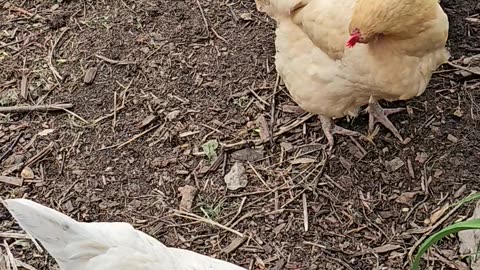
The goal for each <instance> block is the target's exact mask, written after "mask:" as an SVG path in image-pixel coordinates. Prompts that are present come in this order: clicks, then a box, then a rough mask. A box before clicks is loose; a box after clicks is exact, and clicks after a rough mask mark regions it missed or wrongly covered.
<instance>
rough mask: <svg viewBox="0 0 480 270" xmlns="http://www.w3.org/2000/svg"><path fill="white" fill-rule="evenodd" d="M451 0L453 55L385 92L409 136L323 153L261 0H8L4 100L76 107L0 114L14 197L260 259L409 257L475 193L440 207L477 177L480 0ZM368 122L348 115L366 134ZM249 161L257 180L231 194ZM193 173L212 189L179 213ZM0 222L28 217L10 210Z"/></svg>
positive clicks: (439, 254)
mask: <svg viewBox="0 0 480 270" xmlns="http://www.w3.org/2000/svg"><path fill="white" fill-rule="evenodd" d="M442 5H443V7H444V8H445V11H446V12H447V13H448V15H449V16H450V23H451V32H450V40H449V43H448V46H449V49H450V50H451V53H452V59H451V61H452V63H456V64H454V65H456V67H455V66H451V65H445V66H443V67H442V68H441V69H440V70H439V71H438V72H436V74H435V75H434V78H433V79H432V80H431V82H430V86H429V88H428V90H427V91H426V93H425V94H424V95H422V96H421V97H419V98H415V99H413V100H410V101H408V102H404V103H398V104H391V105H389V104H387V106H399V105H400V106H406V107H407V108H408V113H407V112H405V113H401V114H398V115H396V116H393V117H391V119H392V121H393V123H395V124H396V126H397V127H398V128H399V130H400V132H401V134H402V135H403V136H404V137H409V138H410V140H411V141H410V143H408V144H407V145H402V144H400V143H399V142H398V141H397V140H396V139H394V138H392V136H391V134H390V133H388V132H386V131H385V129H381V130H380V133H379V135H378V136H377V137H376V139H375V141H374V144H373V143H369V142H365V141H361V140H354V139H350V138H341V137H338V138H337V146H336V148H335V151H334V154H333V155H332V156H330V157H327V156H326V155H325V151H324V148H325V139H324V138H323V135H322V132H321V128H320V125H319V122H318V121H317V120H316V118H315V117H309V116H305V114H302V113H301V112H300V113H299V112H298V111H296V110H295V107H294V105H295V104H294V103H293V102H292V101H291V100H290V99H289V98H288V96H287V95H286V92H285V89H284V87H283V86H279V87H275V86H276V73H275V67H274V60H273V56H274V47H273V40H274V24H273V22H272V21H271V20H270V19H268V18H267V17H266V16H265V15H263V14H259V13H258V12H256V10H255V4H254V2H253V1H251V0H231V1H223V0H208V1H206V0H199V1H197V0H187V1H168V0H160V1H150V0H137V1H131V0H119V1H110V0H101V1H100V0H98V1H92V0H78V1H71V0H63V1H60V0H58V1H45V0H44V1H32V0H25V1H19V0H16V1H11V0H10V1H1V0H0V7H3V8H2V9H0V10H1V11H0V16H1V20H0V30H1V31H0V106H15V105H18V106H19V105H48V104H50V105H51V104H59V103H70V104H72V105H73V107H72V108H69V109H68V110H60V111H58V110H57V111H48V112H42V111H38V110H33V111H27V112H22V113H19V112H2V113H0V124H1V127H0V164H1V165H0V172H3V173H2V175H6V176H9V177H11V178H8V179H10V181H11V182H12V183H11V184H5V183H2V181H0V196H1V197H2V198H11V197H22V196H25V197H27V198H31V199H34V200H36V201H38V202H41V203H44V204H46V205H48V206H50V207H53V208H55V209H58V210H61V211H62V212H64V213H66V214H68V215H70V216H72V217H75V218H76V219H78V220H81V221H125V222H129V223H131V224H133V225H134V226H135V227H136V228H138V229H140V230H142V231H144V232H146V233H148V234H150V235H152V236H154V237H155V238H157V239H159V240H160V241H162V242H163V243H165V244H167V245H170V246H175V247H180V248H188V249H190V250H193V251H196V252H200V253H203V254H207V255H211V256H216V257H219V258H222V259H225V260H228V261H230V262H233V263H236V264H238V265H241V266H244V267H246V268H248V267H250V269H406V268H407V265H408V256H409V252H410V250H411V249H412V248H414V247H415V246H416V245H418V240H419V239H421V238H422V237H423V236H424V235H427V234H428V233H430V231H431V230H430V228H431V226H432V225H437V226H444V225H446V224H449V223H451V222H453V221H454V220H459V219H464V218H465V217H467V216H469V215H471V213H472V210H473V208H472V207H471V205H469V206H466V207H461V208H460V209H458V211H454V212H453V213H450V214H447V213H446V212H440V213H441V214H443V215H442V217H443V216H445V217H446V218H445V219H444V220H438V219H437V218H436V216H438V215H433V214H434V213H436V212H437V211H438V210H439V209H441V208H442V207H443V206H444V205H445V204H446V203H453V202H455V201H458V200H460V199H461V198H463V197H465V196H467V195H468V194H469V193H470V191H471V190H478V189H479V184H478V183H479V180H480V166H479V164H480V155H479V154H478V153H479V151H480V144H479V143H478V142H479V140H480V130H479V129H478V125H479V123H480V122H479V120H480V105H479V104H480V77H479V76H476V75H475V74H472V73H471V72H468V71H467V70H465V69H470V70H471V71H473V73H477V75H478V73H479V71H480V69H479V68H480V64H479V62H478V61H475V58H468V57H472V56H475V55H478V54H480V23H479V19H480V15H479V13H480V5H478V4H477V1H476V0H464V1H457V0H442ZM462 58H463V60H462ZM465 59H466V60H465ZM457 60H458V61H457ZM86 74H87V76H86ZM92 74H94V75H95V76H91V75H92ZM0 109H1V108H0ZM366 120H367V119H366V116H361V117H359V118H357V119H355V120H354V121H353V122H352V123H347V122H345V121H341V122H340V125H342V126H344V127H349V128H352V129H355V130H358V131H361V132H366V123H367V121H366ZM267 131H268V132H267ZM269 134H273V135H274V139H271V140H268V141H266V142H265V143H263V144H262V143H258V142H259V138H264V137H265V136H269ZM210 140H216V141H217V142H218V143H219V144H220V145H219V146H218V148H217V149H216V150H215V151H216V154H217V155H216V156H215V155H213V154H211V153H212V151H210V150H209V151H204V150H203V148H202V145H206V144H207V142H209V141H210ZM256 142H257V144H256ZM210 145H211V144H210ZM239 150H240V151H239ZM206 153H208V154H209V156H206ZM236 162H238V163H240V164H241V165H242V166H243V167H244V168H245V170H246V176H247V179H248V185H247V186H246V187H245V188H243V189H239V190H235V191H231V190H227V188H226V185H225V182H224V176H225V175H226V174H227V173H228V172H229V171H230V170H231V168H232V166H233V165H234V164H235V163H236ZM25 166H27V167H28V168H31V170H32V171H29V170H28V168H27V169H23V168H24V167H25ZM22 170H23V178H24V181H23V182H22V181H20V182H18V179H20V176H21V171H22ZM4 182H5V181H4ZM185 186H192V187H194V188H195V189H197V190H198V194H197V196H196V197H195V199H194V202H193V205H192V206H193V208H192V210H191V212H192V213H194V214H195V215H194V216H193V215H189V216H185V215H186V214H185V213H183V212H178V211H175V210H176V209H179V205H180V201H181V198H182V196H181V192H180V191H179V188H181V187H185ZM305 212H306V214H305ZM437 213H438V212H437ZM199 218H207V219H209V220H213V221H215V222H218V223H219V224H223V225H225V226H227V227H228V228H230V229H231V230H230V231H227V230H225V229H222V228H219V227H218V226H213V225H211V224H207V223H205V222H201V221H199ZM307 226H308V228H306V227H307ZM306 229H307V231H306ZM0 232H20V229H19V227H18V226H17V225H16V224H15V223H14V222H13V220H12V219H11V218H10V216H9V214H8V213H7V211H6V210H5V209H3V208H2V209H0ZM240 234H241V235H244V237H245V239H243V240H242V241H241V240H240V239H241V236H240ZM0 238H2V237H0ZM239 238H240V239H239ZM3 240H6V242H5V243H7V244H8V246H9V248H10V249H11V250H12V252H13V255H14V256H15V257H16V258H17V259H18V260H20V261H22V262H24V263H28V264H30V265H31V266H33V267H35V268H36V269H50V268H52V267H53V265H54V263H53V261H52V260H50V259H48V260H46V259H45V258H46V255H45V254H42V253H40V252H38V251H37V249H35V247H34V246H33V245H32V244H31V242H30V241H29V240H26V239H21V238H15V237H14V238H2V239H0V241H2V242H3ZM457 242H458V241H457V240H456V238H455V237H453V238H450V239H449V240H447V241H444V242H442V244H440V245H439V246H438V247H437V248H436V249H434V250H433V252H432V253H431V254H430V256H429V264H430V265H431V266H432V267H433V268H432V269H455V268H457V269H462V268H460V266H459V265H461V263H462V262H461V259H460V258H459V256H458V252H457V251H458V243H457ZM235 243H239V244H235ZM0 249H2V251H3V252H4V251H5V249H4V248H3V247H0ZM463 263H464V261H463Z"/></svg>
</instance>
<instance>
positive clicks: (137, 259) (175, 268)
mask: <svg viewBox="0 0 480 270" xmlns="http://www.w3.org/2000/svg"><path fill="white" fill-rule="evenodd" d="M4 204H5V206H6V208H7V209H8V210H9V211H10V213H11V214H12V216H13V217H14V218H15V219H16V220H17V221H18V223H19V224H20V226H21V227H22V228H23V229H24V230H25V231H26V232H27V233H28V234H30V235H31V236H32V237H33V238H35V239H37V240H39V241H40V243H41V244H42V245H43V247H45V249H46V250H47V251H48V252H49V253H50V255H52V257H53V258H54V259H55V260H56V261H57V263H58V265H59V267H60V269H62V270H67V269H68V270H133V269H137V270H189V269H197V270H245V268H242V267H239V266H236V265H233V264H230V263H227V262H224V261H221V260H217V259H214V258H210V257H207V256H204V255H200V254H198V253H195V252H192V251H188V250H183V249H177V248H170V247H166V246H165V245H163V244H162V243H160V242H159V241H157V240H156V239H154V238H152V237H150V236H148V235H147V234H144V233H142V232H140V231H137V230H135V229H134V228H133V227H132V226H131V225H130V224H128V223H106V222H105V223H100V222H97V223H95V222H94V223H82V222H77V221H75V220H73V219H71V218H70V217H68V216H66V215H64V214H62V213H59V212H57V211H55V210H53V209H50V208H48V207H45V206H42V205H40V204H37V203H35V202H32V201H30V200H26V199H10V200H5V201H4Z"/></svg>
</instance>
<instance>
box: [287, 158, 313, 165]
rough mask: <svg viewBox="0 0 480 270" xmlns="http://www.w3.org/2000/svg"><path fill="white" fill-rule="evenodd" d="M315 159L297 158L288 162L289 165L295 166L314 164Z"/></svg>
mask: <svg viewBox="0 0 480 270" xmlns="http://www.w3.org/2000/svg"><path fill="white" fill-rule="evenodd" d="M315 161H316V159H313V158H297V159H294V160H292V161H290V163H291V164H293V165H296V164H310V163H314V162H315Z"/></svg>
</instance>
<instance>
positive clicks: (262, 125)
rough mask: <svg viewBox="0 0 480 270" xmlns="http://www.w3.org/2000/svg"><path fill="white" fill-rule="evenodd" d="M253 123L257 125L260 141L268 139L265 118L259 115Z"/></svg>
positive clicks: (268, 133)
mask: <svg viewBox="0 0 480 270" xmlns="http://www.w3.org/2000/svg"><path fill="white" fill-rule="evenodd" d="M255 122H256V124H257V127H258V128H259V129H260V139H262V140H263V141H266V140H268V139H269V138H270V128H269V127H268V123H267V120H266V119H265V116H263V114H261V115H260V116H258V118H257V120H256V121H255Z"/></svg>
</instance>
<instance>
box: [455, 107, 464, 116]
mask: <svg viewBox="0 0 480 270" xmlns="http://www.w3.org/2000/svg"><path fill="white" fill-rule="evenodd" d="M453 115H455V116H456V117H459V118H460V117H463V116H464V115H465V112H464V111H463V110H462V109H461V108H460V107H458V108H457V109H456V110H455V112H453Z"/></svg>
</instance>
